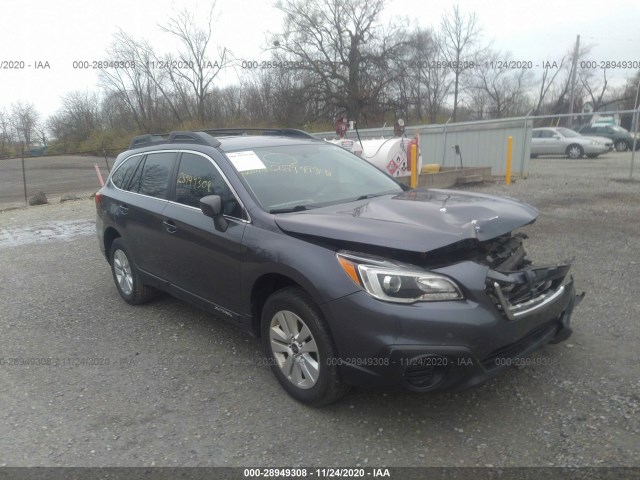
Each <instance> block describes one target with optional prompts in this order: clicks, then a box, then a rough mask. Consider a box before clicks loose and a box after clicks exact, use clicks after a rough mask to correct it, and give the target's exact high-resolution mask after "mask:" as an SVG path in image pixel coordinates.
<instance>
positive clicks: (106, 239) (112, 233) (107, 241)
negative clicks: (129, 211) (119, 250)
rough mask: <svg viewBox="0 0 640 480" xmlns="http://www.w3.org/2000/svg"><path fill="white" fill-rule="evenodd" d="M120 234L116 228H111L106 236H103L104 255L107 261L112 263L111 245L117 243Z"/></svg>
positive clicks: (106, 231) (105, 232)
mask: <svg viewBox="0 0 640 480" xmlns="http://www.w3.org/2000/svg"><path fill="white" fill-rule="evenodd" d="M120 237H121V235H120V232H118V231H117V230H116V229H115V228H113V227H109V228H107V229H106V230H105V231H104V235H103V236H102V242H103V245H104V255H105V257H107V261H108V262H109V263H111V245H112V244H113V242H114V241H115V239H116V238H120Z"/></svg>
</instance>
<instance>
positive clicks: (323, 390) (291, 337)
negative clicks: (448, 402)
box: [261, 287, 349, 407]
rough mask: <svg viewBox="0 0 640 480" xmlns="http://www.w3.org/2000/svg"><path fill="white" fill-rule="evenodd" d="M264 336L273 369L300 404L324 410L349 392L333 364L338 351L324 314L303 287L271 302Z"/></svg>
mask: <svg viewBox="0 0 640 480" xmlns="http://www.w3.org/2000/svg"><path fill="white" fill-rule="evenodd" d="M261 335H262V343H263V346H264V349H265V352H266V355H267V358H268V361H269V364H270V365H271V370H272V371H273V373H274V375H275V376H276V378H277V379H278V381H279V382H280V385H282V387H283V388H284V389H285V390H286V392H287V393H288V394H289V395H291V396H292V397H293V398H295V399H296V400H298V401H299V402H302V403H305V404H307V405H310V406H314V407H321V406H325V405H329V404H330V403H333V402H335V401H337V400H338V399H340V398H341V397H342V396H344V395H345V394H346V393H347V392H348V391H349V387H348V386H346V385H345V384H344V383H343V382H342V380H341V379H340V375H339V373H338V367H337V365H336V363H337V362H335V361H332V360H335V359H336V358H337V357H336V351H335V348H334V346H333V342H332V340H331V336H330V335H329V330H328V328H327V326H326V324H325V322H324V319H323V316H322V313H321V312H320V310H319V309H318V307H317V306H316V304H315V303H314V302H313V300H312V299H311V298H310V297H309V296H308V295H307V294H306V293H305V292H304V291H303V290H301V289H300V288H297V287H287V288H283V289H282V290H278V291H277V292H275V293H273V294H272V295H271V296H270V297H269V298H268V299H267V302H266V303H265V306H264V308H263V309H262V317H261Z"/></svg>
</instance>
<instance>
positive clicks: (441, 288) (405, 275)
mask: <svg viewBox="0 0 640 480" xmlns="http://www.w3.org/2000/svg"><path fill="white" fill-rule="evenodd" d="M337 257H338V261H339V262H340V265H341V266H342V268H343V269H344V271H345V273H346V274H347V275H348V276H349V277H350V278H351V279H352V280H353V281H354V282H355V283H356V284H358V285H359V286H361V287H362V288H363V289H364V290H365V291H366V292H367V293H369V294H370V295H371V296H373V297H375V298H377V299H379V300H384V301H387V302H396V303H414V302H433V301H440V300H462V299H463V298H464V297H463V295H462V292H461V291H460V288H459V287H458V286H457V285H456V283H455V282H454V281H453V280H451V279H450V278H447V277H445V276H443V275H439V274H437V273H433V272H428V271H426V270H419V269H417V268H415V267H412V266H409V265H402V264H397V263H394V262H390V261H386V260H384V259H380V258H376V257H369V256H366V255H360V254H352V253H349V252H338V254H337Z"/></svg>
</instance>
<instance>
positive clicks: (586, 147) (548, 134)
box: [531, 127, 613, 159]
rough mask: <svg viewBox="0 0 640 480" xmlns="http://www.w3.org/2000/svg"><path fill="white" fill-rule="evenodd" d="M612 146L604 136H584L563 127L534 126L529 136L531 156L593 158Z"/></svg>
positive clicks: (609, 140)
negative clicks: (530, 136)
mask: <svg viewBox="0 0 640 480" xmlns="http://www.w3.org/2000/svg"><path fill="white" fill-rule="evenodd" d="M612 148H613V142H612V141H611V139H609V138H604V137H585V136H584V135H580V134H579V133H578V132H575V131H574V130H571V129H569V128H564V127H546V128H534V129H533V130H532V138H531V157H532V158H535V157H537V156H538V155H566V156H567V157H569V158H574V159H576V158H581V157H582V156H583V155H586V156H587V157H589V158H595V157H597V156H598V155H600V154H602V153H607V152H608V151H609V150H611V149H612Z"/></svg>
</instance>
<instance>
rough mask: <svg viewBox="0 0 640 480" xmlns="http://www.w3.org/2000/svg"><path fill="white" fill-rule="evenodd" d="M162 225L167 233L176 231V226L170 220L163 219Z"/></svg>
mask: <svg viewBox="0 0 640 480" xmlns="http://www.w3.org/2000/svg"><path fill="white" fill-rule="evenodd" d="M162 225H163V226H164V229H165V230H166V231H167V232H169V233H176V232H177V231H178V227H177V226H176V224H175V223H173V221H171V220H164V221H163V222H162Z"/></svg>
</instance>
